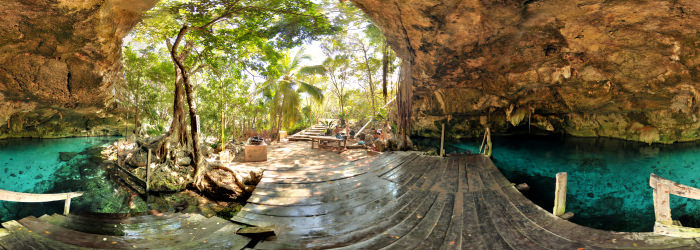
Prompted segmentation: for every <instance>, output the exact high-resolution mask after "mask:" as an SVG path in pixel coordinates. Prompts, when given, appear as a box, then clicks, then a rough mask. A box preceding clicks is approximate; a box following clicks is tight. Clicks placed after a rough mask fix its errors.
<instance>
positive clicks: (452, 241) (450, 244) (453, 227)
mask: <svg viewBox="0 0 700 250" xmlns="http://www.w3.org/2000/svg"><path fill="white" fill-rule="evenodd" d="M455 158H457V159H458V160H457V162H458V163H459V165H458V167H459V173H458V190H457V192H456V193H455V201H454V207H453V208H452V217H451V220H450V222H449V228H448V229H447V235H446V236H445V240H444V241H443V243H442V245H441V246H440V249H441V250H445V249H462V223H463V221H464V219H463V218H462V216H463V211H462V210H463V207H464V206H465V205H464V190H465V189H466V185H467V173H466V161H465V157H455Z"/></svg>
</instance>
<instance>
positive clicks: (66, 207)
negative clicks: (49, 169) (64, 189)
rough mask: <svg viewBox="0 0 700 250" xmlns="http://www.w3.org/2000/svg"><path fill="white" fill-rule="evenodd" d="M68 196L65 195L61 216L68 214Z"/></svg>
mask: <svg viewBox="0 0 700 250" xmlns="http://www.w3.org/2000/svg"><path fill="white" fill-rule="evenodd" d="M70 199H71V198H70V195H66V202H65V203H64V204H63V215H65V216H68V214H69V213H70Z"/></svg>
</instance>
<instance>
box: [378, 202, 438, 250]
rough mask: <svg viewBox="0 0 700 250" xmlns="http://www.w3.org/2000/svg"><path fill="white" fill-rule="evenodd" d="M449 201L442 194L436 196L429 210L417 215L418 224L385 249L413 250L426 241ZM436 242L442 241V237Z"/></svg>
mask: <svg viewBox="0 0 700 250" xmlns="http://www.w3.org/2000/svg"><path fill="white" fill-rule="evenodd" d="M448 201H449V197H448V196H447V195H446V194H444V193H442V194H440V195H439V196H438V199H437V200H436V201H435V204H434V205H433V206H431V207H430V210H428V212H427V213H426V214H424V215H420V214H417V215H416V216H420V217H419V218H418V219H419V222H418V223H417V224H416V225H415V226H414V227H413V228H411V229H410V231H409V232H408V233H406V234H405V235H403V236H401V237H400V238H399V239H398V240H397V241H395V242H393V243H391V244H390V245H388V246H386V247H385V249H410V248H415V247H416V246H417V245H418V244H420V243H421V242H425V241H427V240H428V236H429V235H430V233H432V232H433V230H434V229H435V228H436V227H437V226H438V221H439V220H440V217H441V215H442V211H443V210H445V205H446V203H447V202H448ZM450 205H451V204H450ZM444 236H445V235H444V233H443V235H441V238H439V239H438V241H442V237H444Z"/></svg>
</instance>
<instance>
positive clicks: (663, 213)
mask: <svg viewBox="0 0 700 250" xmlns="http://www.w3.org/2000/svg"><path fill="white" fill-rule="evenodd" d="M669 191H670V190H669V187H668V186H666V185H658V186H656V188H654V190H653V193H652V194H653V195H652V197H653V198H654V214H655V217H656V221H657V222H661V223H665V224H669V225H670V224H672V219H671V200H670V197H669Z"/></svg>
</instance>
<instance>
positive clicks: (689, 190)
mask: <svg viewBox="0 0 700 250" xmlns="http://www.w3.org/2000/svg"><path fill="white" fill-rule="evenodd" d="M649 186H651V187H652V188H654V187H660V186H666V187H667V191H668V193H669V194H672V195H676V196H680V197H685V198H689V199H695V200H700V189H698V188H694V187H691V186H686V185H683V184H680V183H677V182H674V181H671V180H668V179H664V178H661V177H660V176H658V175H656V174H653V173H652V174H651V175H650V177H649Z"/></svg>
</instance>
